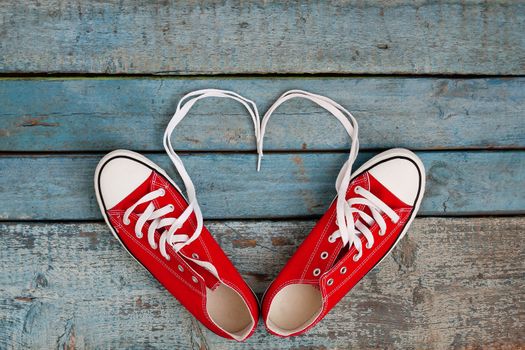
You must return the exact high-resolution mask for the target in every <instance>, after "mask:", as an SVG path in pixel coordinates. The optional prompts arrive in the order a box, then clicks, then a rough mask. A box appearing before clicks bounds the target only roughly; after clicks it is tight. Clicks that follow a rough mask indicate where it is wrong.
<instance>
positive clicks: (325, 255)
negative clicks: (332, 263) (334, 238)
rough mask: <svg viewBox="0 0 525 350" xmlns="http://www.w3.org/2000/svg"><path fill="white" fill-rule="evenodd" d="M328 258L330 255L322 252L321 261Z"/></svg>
mask: <svg viewBox="0 0 525 350" xmlns="http://www.w3.org/2000/svg"><path fill="white" fill-rule="evenodd" d="M326 258H328V253H327V252H322V253H321V259H323V260H325V259H326Z"/></svg>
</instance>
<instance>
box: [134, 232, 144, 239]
mask: <svg viewBox="0 0 525 350" xmlns="http://www.w3.org/2000/svg"><path fill="white" fill-rule="evenodd" d="M135 236H137V238H142V237H144V235H143V234H142V232H139V233H136V234H135Z"/></svg>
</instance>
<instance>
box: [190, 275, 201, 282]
mask: <svg viewBox="0 0 525 350" xmlns="http://www.w3.org/2000/svg"><path fill="white" fill-rule="evenodd" d="M191 280H192V281H193V282H194V283H197V282H199V280H198V279H197V277H195V276H191Z"/></svg>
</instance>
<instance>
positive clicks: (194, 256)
mask: <svg viewBox="0 0 525 350" xmlns="http://www.w3.org/2000/svg"><path fill="white" fill-rule="evenodd" d="M191 257H192V258H193V259H198V258H199V254H197V253H193V254H191Z"/></svg>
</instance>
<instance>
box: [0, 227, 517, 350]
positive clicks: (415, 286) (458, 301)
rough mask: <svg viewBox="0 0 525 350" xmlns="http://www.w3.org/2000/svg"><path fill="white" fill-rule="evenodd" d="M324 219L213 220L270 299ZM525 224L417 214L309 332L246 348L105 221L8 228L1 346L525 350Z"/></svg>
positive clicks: (3, 247)
mask: <svg viewBox="0 0 525 350" xmlns="http://www.w3.org/2000/svg"><path fill="white" fill-rule="evenodd" d="M313 224H314V222H312V221H282V222H270V221H261V222H239V221H223V222H209V223H208V224H207V225H208V227H209V228H210V230H211V232H213V233H214V235H215V237H216V238H217V240H218V241H219V243H220V244H221V246H222V247H223V248H224V250H225V251H226V253H227V254H228V255H229V256H231V258H232V260H233V262H234V264H235V265H236V266H237V267H238V269H239V271H241V273H242V274H243V276H244V277H245V279H246V280H247V282H248V284H250V286H251V287H252V288H254V290H255V292H256V293H257V294H258V295H259V296H261V294H262V293H263V291H264V289H265V288H266V287H267V286H268V284H269V283H270V282H271V280H272V279H273V278H274V277H275V276H276V275H277V273H278V272H279V270H280V269H281V268H282V266H283V265H284V264H285V262H286V261H287V259H288V257H289V256H290V255H291V254H292V253H293V251H294V250H295V248H296V246H297V245H298V244H299V243H300V242H301V240H302V239H303V238H304V237H305V236H306V235H307V233H308V232H309V230H310V229H311V227H312V226H313ZM524 225H525V218H524V217H506V218H468V219H464V218H448V219H447V218H424V219H417V220H416V221H415V222H414V225H413V227H412V228H411V230H410V232H409V233H408V235H407V236H406V237H405V238H404V239H403V240H402V241H401V243H400V245H399V246H398V247H397V248H396V249H395V250H394V252H393V253H392V255H390V256H389V257H388V258H386V259H385V261H384V262H382V264H381V265H380V266H379V267H378V268H377V269H376V270H374V271H372V272H370V273H369V274H368V275H367V276H366V277H365V278H364V279H363V280H362V281H361V282H360V283H359V284H358V285H357V286H356V287H355V288H354V289H353V290H352V291H351V292H350V294H349V295H348V296H347V297H346V298H344V299H343V300H342V301H341V303H339V304H338V306H337V307H336V308H335V309H334V310H333V311H332V312H331V313H330V314H329V315H328V316H327V317H326V318H325V320H323V321H322V322H321V323H320V324H319V325H317V326H316V327H315V328H314V329H313V330H312V331H311V332H309V333H308V334H307V335H305V336H301V337H295V338H292V339H286V340H285V339H279V338H277V337H273V336H270V335H268V334H267V333H266V331H265V330H264V329H263V326H262V325H259V328H258V330H257V332H256V333H255V335H254V336H253V337H252V338H250V339H249V340H248V341H247V342H246V343H243V344H241V343H235V342H232V341H227V340H224V339H222V338H219V337H217V336H215V335H214V334H212V333H211V332H209V331H207V330H206V329H204V327H202V326H201V325H200V324H199V323H198V322H196V321H195V320H194V319H193V318H192V317H191V316H190V315H189V313H188V312H187V311H186V310H185V309H184V308H183V307H182V306H181V305H180V304H179V303H178V302H177V301H176V300H175V299H174V298H173V297H171V296H170V295H169V293H168V292H167V291H165V290H164V289H163V287H162V286H161V285H160V284H159V283H158V282H156V281H155V280H154V279H153V277H151V276H150V275H149V273H148V272H147V271H146V270H144V269H143V268H142V267H140V266H139V265H138V264H137V263H136V262H135V261H134V260H133V259H132V258H131V257H130V256H129V255H128V254H127V253H126V252H125V251H124V250H123V249H122V248H121V246H120V245H119V243H117V241H116V240H115V238H114V237H113V236H112V235H111V233H110V232H109V231H108V229H107V227H106V226H105V225H104V224H101V223H100V224H99V223H93V224H91V223H89V224H76V223H72V224H61V225H56V224H45V223H32V224H22V223H2V224H0V234H1V235H2V240H0V264H1V266H2V269H1V270H0V323H1V324H2V327H0V348H2V349H19V348H24V349H50V348H60V349H70V348H78V349H93V348H127V349H138V348H141V349H143V348H148V349H165V348H175V349H368V348H382V349H394V348H397V349H400V348H402V349H421V348H425V349H480V348H482V349H516V348H523V347H525V338H524V334H525V318H524V316H525V310H524V305H523V303H522V301H523V298H524V297H525V295H524V286H525V284H524V282H525V273H524V261H525V244H524V240H523V239H522V238H523V237H522V235H523V226H524ZM247 240H249V241H250V242H251V243H250V244H244V243H245V242H246V241H247ZM509 242H512V244H509Z"/></svg>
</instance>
